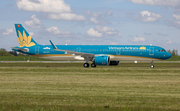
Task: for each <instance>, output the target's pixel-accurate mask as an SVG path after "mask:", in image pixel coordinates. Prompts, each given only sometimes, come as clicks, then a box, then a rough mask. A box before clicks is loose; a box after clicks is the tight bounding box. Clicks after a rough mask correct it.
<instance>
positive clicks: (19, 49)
mask: <svg viewBox="0 0 180 111" xmlns="http://www.w3.org/2000/svg"><path fill="white" fill-rule="evenodd" d="M10 48H12V49H16V50H18V51H23V52H28V51H29V50H28V49H21V48H15V47H10Z"/></svg>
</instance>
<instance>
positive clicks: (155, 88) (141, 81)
mask: <svg viewBox="0 0 180 111" xmlns="http://www.w3.org/2000/svg"><path fill="white" fill-rule="evenodd" d="M154 65H155V68H154V69H151V68H150V63H139V64H132V63H122V64H120V65H119V66H117V67H107V66H98V67H97V68H83V65H82V63H61V64H60V63H0V110H2V111H9V110H10V111H56V110H57V111H58V110H59V111H66V110H68V111H115V110H117V111H119V110H122V111H164V110H167V111H174V110H177V111H178V110H180V64H179V63H155V64H154Z"/></svg>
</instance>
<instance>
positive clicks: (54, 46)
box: [49, 40, 58, 50]
mask: <svg viewBox="0 0 180 111" xmlns="http://www.w3.org/2000/svg"><path fill="white" fill-rule="evenodd" d="M49 42H50V43H51V45H52V46H53V48H54V49H55V50H57V49H58V48H57V47H56V46H55V45H54V44H53V42H52V41H51V40H49Z"/></svg>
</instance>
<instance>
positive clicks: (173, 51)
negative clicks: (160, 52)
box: [167, 49, 178, 56]
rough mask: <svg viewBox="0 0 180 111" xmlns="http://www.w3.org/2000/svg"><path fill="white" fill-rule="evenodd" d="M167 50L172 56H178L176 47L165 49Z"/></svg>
mask: <svg viewBox="0 0 180 111" xmlns="http://www.w3.org/2000/svg"><path fill="white" fill-rule="evenodd" d="M167 52H169V53H171V55H172V56H178V51H177V50H176V49H173V50H170V49H169V50H167Z"/></svg>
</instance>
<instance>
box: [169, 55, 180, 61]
mask: <svg viewBox="0 0 180 111" xmlns="http://www.w3.org/2000/svg"><path fill="white" fill-rule="evenodd" d="M166 61H180V56H172V57H171V58H170V59H168V60H166Z"/></svg>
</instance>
